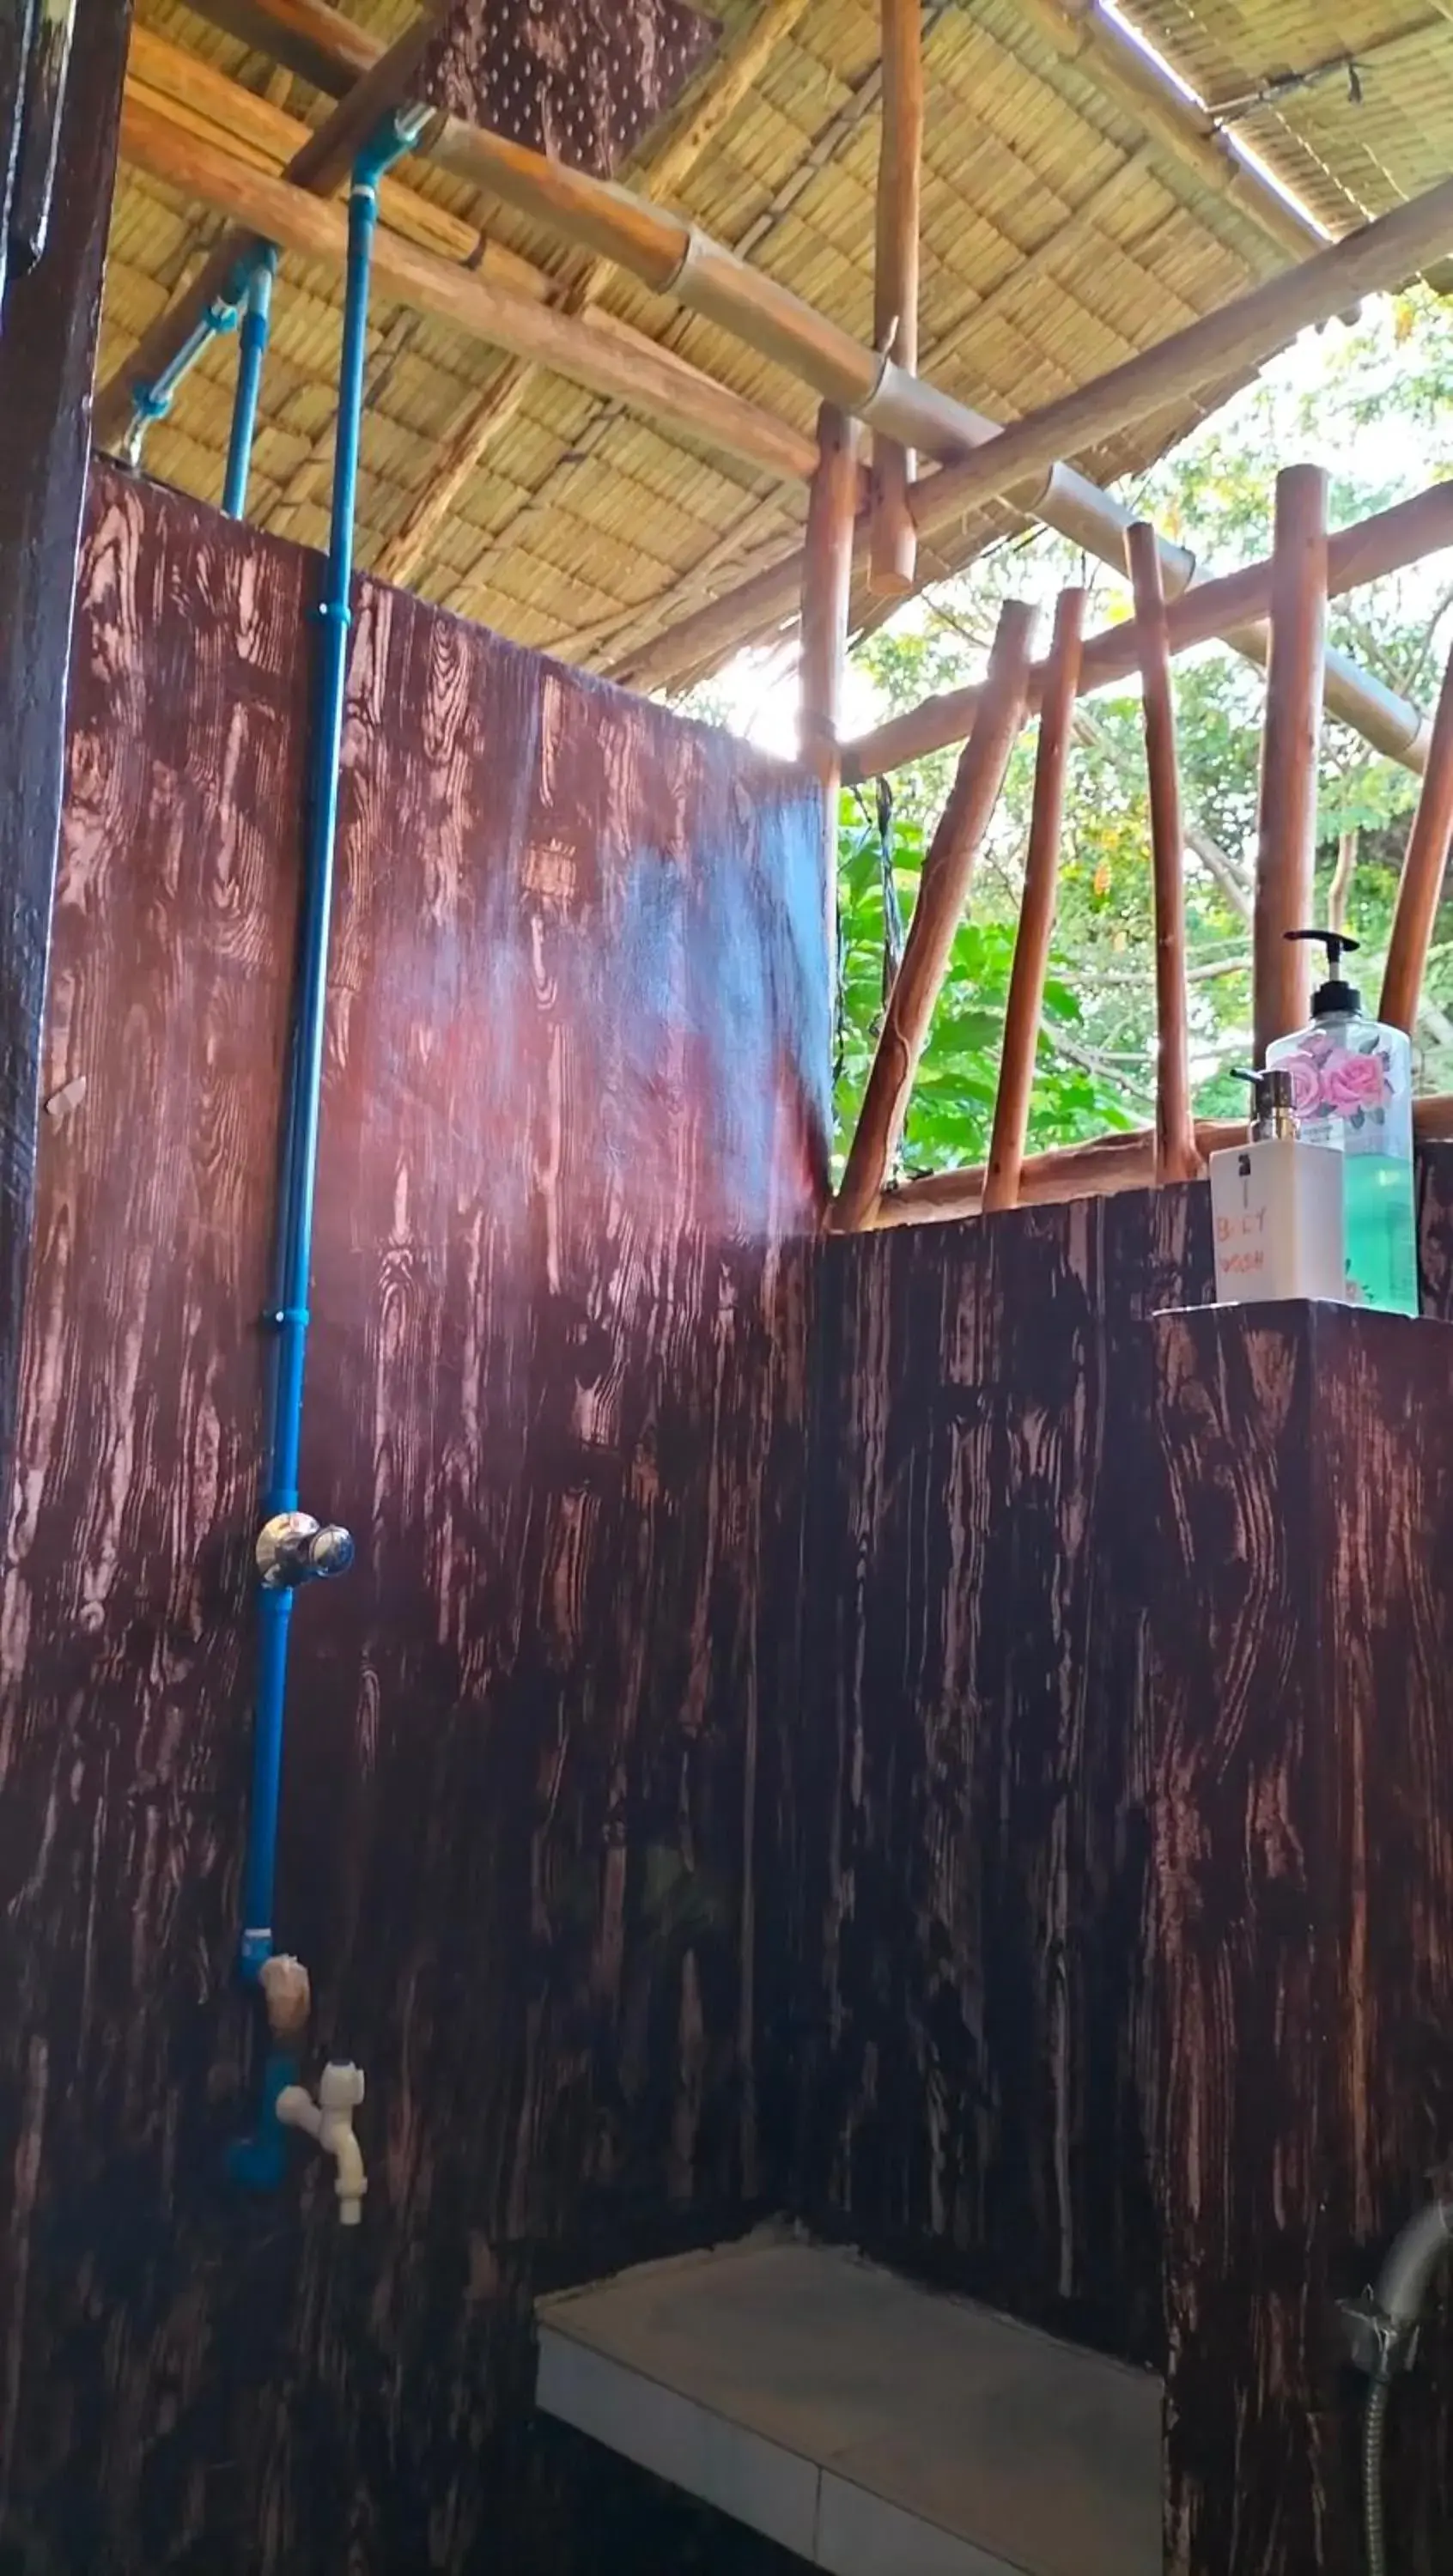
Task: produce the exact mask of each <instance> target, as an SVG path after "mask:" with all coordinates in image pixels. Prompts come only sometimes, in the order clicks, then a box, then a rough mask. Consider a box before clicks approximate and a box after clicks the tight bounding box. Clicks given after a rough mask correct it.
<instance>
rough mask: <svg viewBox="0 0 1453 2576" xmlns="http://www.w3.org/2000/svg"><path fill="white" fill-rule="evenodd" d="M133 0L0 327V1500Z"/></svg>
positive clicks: (100, 2) (67, 134)
mask: <svg viewBox="0 0 1453 2576" xmlns="http://www.w3.org/2000/svg"><path fill="white" fill-rule="evenodd" d="M130 16H131V11H130V7H129V0H80V5H79V7H78V10H77V13H76V34H75V46H74V58H73V61H72V64H71V72H70V80H69V83H68V86H67V92H66V99H65V106H64V111H63V114H62V118H61V131H60V148H59V158H58V165H57V171H56V181H55V190H54V197H53V202H52V207H51V215H50V225H49V231H48V236H47V242H46V247H45V250H44V254H43V256H42V257H41V258H40V259H39V260H38V261H37V263H36V265H35V267H34V269H33V270H32V271H31V273H30V275H29V276H26V277H14V278H12V279H11V280H10V284H9V290H8V293H7V295H6V299H5V313H4V324H3V329H0V638H3V639H4V642H3V646H0V1494H4V1495H8V1493H9V1490H10V1446H11V1432H12V1428H13V1417H14V1397H15V1379H16V1370H17V1367H18V1363H19V1356H20V1332H21V1319H22V1314H23V1309H24V1300H25V1282H26V1277H27V1274H28V1271H29V1262H30V1235H31V1225H32V1219H33V1211H34V1197H35V1142H36V1116H37V1110H38V1106H39V1095H40V1069H41V1034H42V1025H43V1020H44V1013H45V989H46V964H47V958H48V955H49V945H50V915H51V901H52V897H53V895H54V891H55V871H56V852H57V847H58V844H59V836H60V817H61V792H62V778H63V765H64V751H65V703H66V676H67V668H68V665H69V660H70V644H71V614H72V607H73V602H74V593H75V580H76V559H77V554H78V551H79V545H80V530H81V511H82V507H83V505H84V502H85V494H86V471H87V465H88V462H89V456H90V418H91V377H92V373H93V370H94V367H95V360H96V334H97V327H98V324H99V321H100V313H101V277H102V271H103V268H104V265H105V255H106V233H107V227H108V225H109V222H110V216H111V191H112V184H113V181H114V177H115V169H116V136H117V131H118V125H119V118H120V107H121V82H122V73H123V69H124V65H125V60H126V38H127V31H128V24H129V20H130Z"/></svg>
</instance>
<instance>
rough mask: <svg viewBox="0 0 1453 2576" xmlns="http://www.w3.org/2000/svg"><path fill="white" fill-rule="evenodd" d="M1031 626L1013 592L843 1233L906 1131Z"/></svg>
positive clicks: (910, 957)
mask: <svg viewBox="0 0 1453 2576" xmlns="http://www.w3.org/2000/svg"><path fill="white" fill-rule="evenodd" d="M1033 624H1034V611H1033V609H1032V608H1029V607H1026V606H1025V604H1024V602H1023V601H1022V600H1017V599H1011V600H1006V602H1005V604H1004V606H1003V608H1002V609H1001V610H1000V612H999V626H998V632H997V633H996V635H995V637H994V649H993V652H992V654H991V655H990V657H989V677H988V680H987V682H986V683H985V687H984V694H983V697H982V699H981V701H980V704H979V712H978V715H977V717H976V718H975V720H974V730H973V732H972V733H971V734H970V736H969V739H968V741H967V743H966V744H965V746H964V751H963V756H962V758H961V760H960V762H959V765H958V770H957V773H956V775H955V778H954V783H953V786H952V787H951V788H950V790H949V797H948V803H947V804H946V805H945V807H944V809H943V812H942V814H941V815H940V816H939V818H938V828H937V830H936V831H935V833H934V836H933V840H932V843H931V845H930V848H929V853H928V856H927V858H926V859H925V860H924V863H923V874H922V876H921V877H920V879H919V882H918V900H917V902H916V903H915V905H914V907H913V919H912V921H911V922H910V923H909V925H908V937H907V939H906V940H905V942H904V945H903V962H902V964H901V965H900V967H899V969H898V976H897V980H896V982H895V984H894V986H893V990H892V992H891V994H890V995H889V997H888V1006H887V1009H886V1010H885V1011H884V1014H883V1026H882V1030H881V1032H880V1034H879V1038H878V1045H877V1051H876V1053H875V1055H874V1057H873V1063H872V1068H871V1070H870V1072H869V1075H868V1085H867V1089H866V1090H865V1092H864V1094H863V1105H862V1108H861V1110H860V1111H859V1113H858V1124H857V1130H856V1133H855V1134H854V1137H853V1141H852V1145H851V1148H850V1150H849V1153H848V1160H847V1169H846V1170H845V1172H844V1173H843V1178H842V1187H841V1188H840V1190H839V1191H838V1195H837V1197H836V1199H835V1200H834V1202H833V1206H832V1210H831V1212H830V1216H829V1223H830V1225H831V1228H832V1231H833V1232H834V1233H835V1234H853V1233H856V1232H857V1230H858V1228H859V1227H860V1226H864V1225H867V1224H869V1223H870V1222H871V1220H872V1214H873V1210H874V1209H875V1207H876V1206H877V1204H878V1196H879V1192H880V1191H881V1190H882V1187H883V1184H884V1182H885V1180H886V1179H887V1176H888V1170H889V1166H890V1164H891V1163H892V1160H893V1155H894V1152H895V1150H896V1148H897V1144H898V1139H899V1137H900V1136H901V1134H902V1132H903V1121H904V1118H905V1116H906V1114H907V1110H908V1101H909V1095H910V1093H911V1092H912V1089H913V1076H914V1073H915V1071H916V1069H917V1065H918V1059H919V1056H920V1055H921V1054H922V1052H923V1042H924V1039H925V1038H926V1037H927V1035H928V1030H929V1023H930V1021H931V1020H932V1018H933V1008H934V1004H935V1002H936V1001H937V1000H938V996H939V993H940V991H941V989H942V986H943V979H944V977H945V975H946V974H947V972H948V962H949V953H950V951H951V949H952V947H953V941H954V932H955V931H956V930H957V928H958V926H959V920H960V917H961V915H962V913H963V909H964V905H965V903H966V902H967V901H968V895H969V888H970V886H971V885H972V883H973V876H974V865H975V862H976V860H977V858H978V855H979V849H980V845H981V844H982V841H983V838H984V834H985V832H986V831H987V829H988V826H989V819H990V817H991V815H992V814H993V811H994V808H995V806H996V805H997V803H998V801H999V790H1000V788H1001V787H1002V786H1003V784H1004V772H1005V770H1006V768H1007V767H1008V765H1009V754H1010V752H1011V751H1012V750H1013V748H1014V739H1015V736H1016V735H1017V733H1018V731H1019V728H1020V726H1021V724H1022V723H1023V721H1024V706H1025V690H1026V686H1027V683H1028V678H1029V637H1030V631H1031V629H1032V627H1033Z"/></svg>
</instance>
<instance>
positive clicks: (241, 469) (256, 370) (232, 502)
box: [222, 242, 277, 519]
mask: <svg viewBox="0 0 1453 2576" xmlns="http://www.w3.org/2000/svg"><path fill="white" fill-rule="evenodd" d="M276 275H277V251H276V249H275V248H274V246H273V244H272V243H271V242H269V243H268V246H267V248H266V250H265V251H264V252H263V254H262V257H261V258H260V259H259V261H258V263H257V266H256V267H255V268H254V270H253V272H252V276H251V278H250V280H249V282H248V288H247V302H246V305H245V306H244V308H243V314H242V328H241V332H240V334H239V338H238V348H237V390H236V392H235V394H234V395H233V397H232V436H231V439H230V440H229V442H228V447H227V472H226V475H225V477H224V480H223V484H222V507H223V509H224V510H225V511H226V513H227V516H228V517H229V519H240V518H241V517H242V515H243V512H244V511H245V510H246V508H247V477H248V473H249V470H250V468H251V465H252V441H253V436H254V433H255V431H256V429H257V398H258V394H259V392H260V391H261V388H262V362H263V359H264V358H265V357H266V355H267V334H268V324H269V321H270V319H271V315H272V282H273V279H274V278H275V277H276Z"/></svg>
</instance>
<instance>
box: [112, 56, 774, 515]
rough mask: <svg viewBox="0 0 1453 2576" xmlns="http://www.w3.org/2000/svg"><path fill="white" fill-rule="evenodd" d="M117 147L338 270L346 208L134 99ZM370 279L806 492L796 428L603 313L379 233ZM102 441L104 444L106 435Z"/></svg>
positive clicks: (250, 227)
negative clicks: (541, 297)
mask: <svg viewBox="0 0 1453 2576" xmlns="http://www.w3.org/2000/svg"><path fill="white" fill-rule="evenodd" d="M121 149H122V152H123V155H124V156H125V158H126V159H127V160H128V161H129V162H131V163H133V164H134V165H135V166H136V167H138V168H140V169H145V170H149V171H151V172H152V173H153V175H154V176H156V177H159V178H165V179H168V180H170V182H171V183H172V185H173V186H175V187H178V188H181V189H183V190H184V191H185V192H186V193H187V194H188V195H189V196H193V197H198V198H200V199H201V200H202V201H203V203H205V204H209V205H215V206H218V207H220V208H221V209H222V211H224V212H225V213H229V214H236V215H240V216H241V217H242V223H243V226H245V227H247V229H245V230H244V229H242V228H241V227H239V230H238V232H237V234H236V236H235V238H237V239H240V240H244V241H245V240H247V239H250V238H265V239H267V240H269V241H275V242H277V243H278V244H279V245H280V246H281V247H282V248H283V249H284V250H296V251H301V252H303V253H304V254H305V255H306V256H308V257H309V258H314V259H322V260H327V261H331V262H334V263H341V262H342V260H343V258H344V255H345V252H346V248H347V216H346V214H345V211H344V209H343V208H342V206H341V205H339V204H337V203H336V202H334V201H332V200H331V199H325V198H323V197H317V196H314V195H312V194H311V193H310V192H309V191H308V190H306V189H303V188H299V187H296V186H294V185H293V184H292V182H290V181H289V180H286V179H279V178H272V177H270V176H269V175H268V174H267V172H265V171H262V170H259V169H256V168H254V167H252V166H250V165H249V164H247V163H244V162H241V161H237V160H234V159H233V158H232V157H231V156H230V155H228V154H227V153H225V152H221V151H219V150H218V149H217V147H216V146H215V145H213V144H210V143H208V142H206V141H204V140H203V139H202V138H201V137H200V136H198V135H195V134H190V133H188V132H187V131H186V130H185V129H184V128H183V127H182V126H180V125H178V124H174V123H173V122H172V121H171V120H170V119H169V118H167V117H165V116H162V115H158V114H157V113H156V111H155V110H154V109H152V108H149V107H147V106H144V105H143V104H142V103H141V102H140V101H139V100H138V99H137V98H136V97H135V96H129V97H128V98H127V100H126V103H125V108H124V111H123V116H122V127H121ZM208 265H209V268H210V265H211V263H210V262H209V264H208ZM206 273H207V272H205V271H204V274H206ZM374 276H375V279H376V281H377V284H378V287H379V290H380V292H381V293H382V294H384V295H395V296H398V297H399V298H400V299H401V300H402V301H403V302H405V303H408V304H412V305H414V306H416V307H417V308H418V309H419V310H420V311H421V312H426V313H437V314H439V315H441V316H442V317H443V318H444V319H445V320H446V321H450V322H453V323H455V324H457V326H458V327H459V328H460V329H461V330H464V331H470V332H473V333H475V334H476V335H477V336H478V338H480V339H481V340H485V341H488V342H489V343H490V345H491V346H492V347H494V348H498V349H504V350H507V351H508V352H509V353H510V354H511V355H512V356H515V357H525V358H529V359H531V360H537V361H538V362H539V363H540V364H542V365H545V366H549V367H551V368H553V369H554V370H555V372H556V373H557V374H560V375H563V376H568V377H570V378H571V379H572V380H573V381H574V382H576V383H577V384H583V385H588V386H589V387H590V388H591V390H592V391H594V392H603V393H607V394H610V395H612V396H614V397H615V398H616V399H618V400H619V401H621V402H623V403H626V404H628V405H629V406H630V408H631V409H632V410H634V411H640V412H642V413H644V414H645V415H646V417H647V418H649V419H654V420H667V421H670V422H671V424H672V425H673V427H675V428H676V429H678V430H679V431H681V432H682V434H683V435H685V436H687V437H690V438H695V439H699V440H700V441H701V443H702V444H703V445H704V446H706V447H708V448H713V449H717V450H719V451H721V452H722V453H724V454H727V455H731V456H735V457H738V458H740V460H741V461H742V462H743V463H744V464H747V465H750V466H752V467H754V468H755V469H756V470H757V471H758V472H762V473H767V474H770V475H772V476H773V477H774V478H775V479H776V480H777V481H778V482H784V483H792V482H804V481H806V480H807V478H808V476H809V475H810V474H811V473H812V471H813V469H814V466H815V463H816V450H815V448H814V446H813V443H812V441H811V439H809V438H805V437H804V436H803V434H802V432H801V431H800V430H797V429H794V428H793V427H792V426H791V425H790V423H788V422H787V421H785V420H779V419H777V418H776V417H775V415H774V414H772V413H770V412H765V411H762V410H760V409H759V407H758V406H757V405H756V404H755V403H751V402H748V401H747V400H746V399H745V398H744V397H743V396H742V395H741V394H735V393H732V392H731V391H730V390H729V388H728V387H727V386H725V385H720V384H718V383H717V382H716V380H715V378H714V377H711V376H707V375H703V374H702V372H701V370H700V368H698V367H693V366H691V365H690V364H689V362H688V361H687V360H686V359H684V358H679V357H677V356H676V354H675V352H674V351H673V350H671V349H665V348H661V347H658V345H657V344H656V342H655V341H653V340H650V339H648V338H647V337H646V335H645V333H644V332H637V331H634V330H632V329H631V328H630V326H629V325H627V324H625V323H623V322H618V321H615V320H613V319H612V318H611V317H610V316H608V315H606V314H602V313H591V314H585V315H582V316H581V317H580V318H579V319H576V318H574V317H572V316H571V315H569V314H567V313H561V312H557V311H556V310H555V309H554V308H553V307H552V306H549V305H544V304H540V303H537V302H535V301H534V300H533V299H532V298H530V297H527V296H524V295H521V294H518V293H517V292H515V291H514V290H513V288H509V287H505V286H502V285H496V284H495V283H493V282H492V280H491V278H490V277H489V275H488V274H487V273H486V272H484V271H480V272H475V271H474V270H472V269H468V268H464V267H460V266H456V265H454V264H453V263H452V262H450V261H447V260H442V259H440V258H438V257H437V256H436V255H435V254H434V253H433V252H431V251H427V250H423V249H421V248H419V246H418V245H417V244H416V243H414V242H411V241H406V240H404V239H403V238H402V237H401V236H400V235H399V234H396V233H393V232H390V231H389V230H387V229H386V228H385V227H383V226H380V228H379V232H378V235H377V239H376V243H375V249H374ZM173 309H176V308H173ZM168 336H169V335H168ZM146 345H147V344H146V343H144V344H143V346H144V347H145V346H146ZM158 345H160V344H159V343H158ZM134 380H135V378H134V371H133V369H132V368H131V367H127V368H125V369H123V370H122V371H121V373H120V374H119V376H118V377H116V378H113V380H112V381H113V385H114V386H119V387H120V389H121V391H122V392H123V393H124V397H125V399H124V401H117V402H114V403H113V404H112V406H111V410H110V413H109V417H110V418H111V420H112V421H113V422H114V423H117V424H119V426H118V427H116V428H115V429H114V430H113V433H112V434H113V436H120V435H121V433H122V432H123V431H124V430H125V428H126V426H127V423H128V422H129V419H130V413H131V390H130V389H131V385H132V383H133V382H134ZM98 443H104V441H102V440H101V436H100V431H99V429H98Z"/></svg>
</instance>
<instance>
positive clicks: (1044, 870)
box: [984, 590, 1085, 1216]
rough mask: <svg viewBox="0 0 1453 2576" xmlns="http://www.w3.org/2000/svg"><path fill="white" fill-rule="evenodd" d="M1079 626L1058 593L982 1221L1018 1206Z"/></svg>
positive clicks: (1070, 601) (1071, 606) (1072, 607)
mask: <svg viewBox="0 0 1453 2576" xmlns="http://www.w3.org/2000/svg"><path fill="white" fill-rule="evenodd" d="M1084 624H1085V593H1084V591H1082V590H1062V591H1061V592H1060V596H1059V604H1058V606H1057V608H1056V609H1055V613H1054V637H1053V640H1052V642H1051V644H1050V648H1049V661H1048V664H1047V666H1046V669H1045V674H1044V694H1043V696H1042V698H1041V700H1040V707H1039V748H1038V751H1037V753H1036V755H1035V763H1034V803H1033V806H1032V808H1031V811H1030V817H1029V847H1028V850H1027V852H1026V854H1025V860H1024V893H1023V896H1022V898H1021V900H1020V905H1019V928H1018V930H1017V932H1016V934H1015V939H1014V963H1013V966H1012V967H1011V969H1010V973H1009V1004H1008V1008H1007V1010H1006V1012H1005V1015H1004V1052H1003V1055H1002V1056H1001V1058H1000V1062H999V1088H998V1091H997V1093H996V1095H995V1100H994V1134H993V1139H992V1142H991V1144H990V1147H989V1166H988V1170H987V1172H986V1174H985V1177H984V1213H985V1215H986V1216H988V1215H992V1214H993V1213H994V1211H995V1210H996V1209H998V1208H1012V1207H1017V1206H1018V1204H1019V1171H1020V1166H1021V1164H1022V1163H1023V1160H1024V1140H1025V1138H1026V1136H1027V1135H1028V1133H1029V1101H1030V1095H1031V1093H1032V1091H1033V1088H1034V1056H1035V1048H1036V1046H1037V1043H1038V1039H1039V1016H1040V1007H1041V1004H1042V1002H1043V1000H1044V978H1045V974H1046V972H1047V970H1048V966H1049V943H1050V935H1051V933H1052V931H1053V929H1054V906H1055V879H1056V874H1057V872H1058V868H1059V841H1060V828H1061V825H1062V822H1063V819H1064V804H1065V772H1066V769H1067V767H1068V762H1069V747H1070V736H1071V734H1072V732H1073V730H1074V719H1075V696H1076V692H1077V690H1078V688H1079V683H1080V642H1081V638H1082V636H1083V633H1084Z"/></svg>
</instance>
